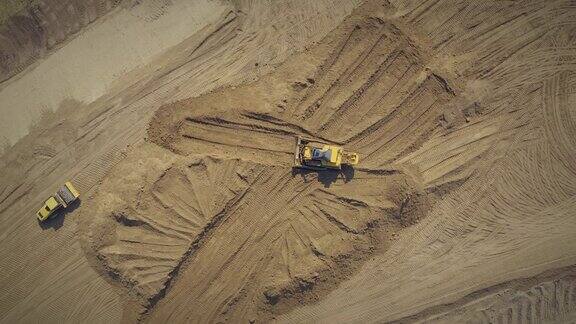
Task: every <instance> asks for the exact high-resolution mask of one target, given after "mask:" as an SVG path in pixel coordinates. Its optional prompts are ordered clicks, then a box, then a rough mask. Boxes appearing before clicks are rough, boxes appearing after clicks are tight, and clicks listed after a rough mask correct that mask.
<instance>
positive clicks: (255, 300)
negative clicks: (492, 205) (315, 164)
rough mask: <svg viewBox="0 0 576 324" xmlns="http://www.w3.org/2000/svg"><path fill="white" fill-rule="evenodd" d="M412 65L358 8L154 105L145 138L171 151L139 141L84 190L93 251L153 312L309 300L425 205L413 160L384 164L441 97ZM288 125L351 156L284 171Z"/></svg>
mask: <svg viewBox="0 0 576 324" xmlns="http://www.w3.org/2000/svg"><path fill="white" fill-rule="evenodd" d="M422 62H423V57H422V54H420V53H419V51H418V50H417V49H416V48H415V47H414V46H413V45H411V44H410V42H408V41H407V39H406V37H405V36H403V35H402V33H400V32H399V31H398V30H397V29H396V28H395V27H394V26H392V25H390V24H387V23H384V22H383V21H382V20H380V19H377V18H374V17H370V16H363V15H357V16H354V17H352V18H350V19H348V20H347V21H346V23H345V24H343V25H342V26H340V27H339V28H338V29H337V30H336V31H335V32H333V33H332V34H331V36H329V37H328V38H327V39H326V40H325V41H324V42H323V43H322V44H321V45H318V46H317V47H316V48H315V49H313V50H311V51H309V52H307V53H305V54H301V55H299V56H298V57H296V58H294V59H292V60H290V61H289V62H288V63H286V64H285V65H284V66H282V67H280V68H279V72H277V73H274V74H272V75H270V76H267V77H265V78H264V79H263V80H261V81H259V82H257V83H255V84H249V85H245V86H241V87H237V88H234V89H226V90H222V91H218V92H215V93H213V94H210V95H206V96H202V97H200V98H195V99H189V100H184V101H181V102H178V103H176V104H174V105H170V106H167V107H164V108H162V109H160V110H159V111H158V112H157V114H156V117H155V118H154V119H153V120H152V122H151V124H150V127H149V130H148V135H149V140H150V141H152V142H154V143H157V144H159V145H161V146H164V147H166V148H169V149H170V150H171V151H172V152H173V153H170V154H172V157H171V158H168V160H169V161H173V163H174V164H169V163H168V164H164V162H162V163H160V162H152V161H160V160H161V161H166V160H165V159H164V158H162V159H160V160H158V159H157V158H156V157H155V156H157V155H158V154H159V153H158V152H154V150H152V152H148V151H149V149H148V148H147V147H149V145H148V144H147V145H146V146H144V147H142V148H138V149H136V150H135V152H137V153H135V157H134V158H129V159H127V160H126V161H125V162H123V163H122V166H120V167H118V168H117V171H115V172H118V175H117V176H114V175H111V177H110V178H109V180H107V181H106V182H105V183H104V184H103V185H102V188H101V189H100V190H99V191H100V194H99V195H98V196H96V197H95V199H94V201H93V202H91V204H94V205H95V206H98V205H100V206H106V207H105V208H104V209H99V210H98V213H97V214H98V216H97V217H96V219H105V220H106V221H103V222H105V223H106V224H107V225H100V224H98V225H97V226H93V228H94V229H103V230H104V231H105V233H101V232H99V231H96V232H94V233H93V234H92V235H91V237H92V240H94V239H97V238H100V237H106V238H107V239H106V240H103V241H98V240H95V241H94V242H93V243H92V246H93V249H94V252H95V253H96V255H97V257H98V258H99V259H100V260H101V261H102V262H104V267H105V268H106V269H107V271H108V272H109V273H111V276H112V277H113V278H116V279H118V280H120V281H121V282H122V283H123V285H124V286H125V287H127V288H129V289H130V290H131V291H133V290H135V291H137V292H138V296H137V297H138V298H139V299H140V300H142V306H143V309H142V310H140V312H141V313H142V314H143V316H146V317H149V318H150V319H151V320H155V321H159V320H162V319H166V317H167V316H169V317H170V318H171V319H172V320H173V319H177V320H185V319H186V318H188V317H189V316H194V317H195V318H202V319H203V320H208V321H215V320H223V319H226V318H236V319H238V318H246V319H248V318H250V317H252V316H259V317H263V318H266V317H268V316H271V315H270V314H275V313H283V312H286V311H287V310H288V309H289V308H291V307H293V306H294V305H297V304H300V303H303V302H305V301H307V300H316V299H317V298H318V295H319V294H322V293H323V292H325V291H327V290H329V289H331V288H332V287H333V286H334V285H335V284H337V283H338V282H339V281H340V280H342V279H343V278H345V277H347V276H349V275H350V273H351V271H352V270H354V269H356V268H357V267H358V266H359V265H360V264H361V263H362V262H363V261H365V260H366V259H367V257H369V256H370V255H372V254H373V253H374V252H375V251H376V250H379V249H380V248H381V247H382V246H386V244H384V242H386V241H388V240H391V239H393V237H394V236H393V234H394V233H396V232H398V231H400V230H401V229H402V228H404V227H407V226H410V225H413V224H415V223H417V222H418V220H420V219H421V218H422V217H424V216H425V215H426V212H427V210H428V209H429V207H430V206H431V204H432V201H431V200H430V198H429V197H428V194H427V193H426V192H425V188H424V187H423V186H422V185H421V184H420V182H421V179H420V176H419V175H418V172H416V171H415V170H414V169H412V168H410V167H409V166H408V165H406V166H404V167H399V166H395V161H396V160H397V159H398V158H399V157H402V156H404V155H406V154H408V153H410V152H413V151H414V150H416V149H417V148H419V147H420V145H421V143H422V142H423V141H425V140H426V139H427V137H428V136H429V135H430V134H431V133H432V132H433V131H434V130H436V129H442V126H441V125H440V123H439V122H438V119H437V118H436V117H437V116H438V115H439V114H441V112H442V109H443V107H444V104H445V103H446V102H447V101H448V100H450V98H452V97H454V92H453V90H452V89H451V87H450V86H449V85H448V82H447V81H446V80H445V79H443V78H442V77H440V76H439V74H437V73H432V72H431V71H430V70H428V69H426V68H424V66H423V63H422ZM382 89H386V91H382ZM255 94H258V95H255ZM352 106H354V107H356V108H355V111H358V112H360V113H358V114H350V113H349V109H350V107H352ZM422 106H423V107H425V109H416V107H422ZM297 135H303V136H307V137H311V138H315V139H317V140H323V141H328V142H332V143H337V144H340V145H344V146H346V147H350V148H352V149H354V150H358V151H359V153H360V154H361V156H362V157H363V161H362V167H361V168H356V169H355V170H354V169H345V170H343V172H341V173H339V172H326V173H315V172H312V173H310V172H299V171H296V172H295V171H294V170H292V168H291V165H292V159H293V151H294V141H295V137H296V136H297ZM400 139H402V140H400ZM139 151H141V152H139ZM166 154H167V153H166V152H164V153H161V155H162V156H166ZM207 155H208V157H206V156H207ZM146 161H148V162H146ZM150 163H153V164H152V165H151V166H149V164H150ZM133 165H139V166H140V167H138V168H136V169H134V168H133V167H132V166H133ZM160 165H162V166H163V167H159V166H160ZM168 165H169V166H168ZM128 169H130V171H128ZM153 170H154V171H153ZM120 175H122V176H120ZM126 179H133V180H130V181H129V184H128V185H129V187H128V188H123V187H124V186H126V185H127V184H126ZM116 192H118V193H119V194H114V193H116ZM110 230H112V233H113V234H109V232H108V231H110ZM106 233H108V234H106ZM215 251H218V252H217V253H216V252H215ZM223 287H225V288H223ZM191 305H192V306H191Z"/></svg>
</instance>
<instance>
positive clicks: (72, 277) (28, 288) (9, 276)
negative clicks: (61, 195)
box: [0, 1, 355, 323]
mask: <svg viewBox="0 0 576 324" xmlns="http://www.w3.org/2000/svg"><path fill="white" fill-rule="evenodd" d="M155 3H156V2H155V1H150V2H147V1H143V2H142V6H148V5H150V6H152V7H154V5H155ZM211 3H212V4H213V5H214V2H211ZM216 4H218V6H222V5H223V6H225V8H227V9H226V10H224V11H220V13H219V15H218V16H217V17H216V20H215V21H213V22H212V23H210V24H207V25H206V26H205V27H204V28H203V29H201V30H198V31H197V32H195V33H191V34H188V35H185V37H186V38H185V40H184V41H183V42H181V43H179V44H178V45H177V46H174V47H172V48H166V47H163V48H162V49H163V51H164V52H163V53H162V54H161V55H158V56H156V57H154V58H151V60H149V61H148V62H147V65H146V66H143V67H140V68H137V69H136V70H133V71H130V72H129V73H126V74H125V75H123V76H122V77H121V78H119V79H115V78H113V79H114V80H116V81H114V82H112V84H110V85H109V89H107V90H106V91H105V94H103V95H102V96H101V97H98V98H97V99H96V100H94V101H92V102H90V101H89V100H88V99H87V98H78V99H80V100H82V101H83V102H78V101H75V100H73V99H71V98H68V97H66V96H64V97H62V98H68V99H66V100H63V101H62V102H60V103H58V102H56V103H57V105H58V106H59V108H58V110H57V112H56V113H46V114H44V115H43V117H42V119H41V123H39V125H37V126H36V127H35V128H33V129H32V130H31V132H30V133H29V134H28V135H27V136H25V137H23V138H22V139H21V140H20V141H19V142H18V143H16V144H15V145H14V146H13V147H12V148H11V149H9V150H8V151H7V152H6V154H4V155H3V157H2V159H1V160H0V166H1V168H0V170H1V171H0V179H1V180H2V181H0V219H1V220H2V223H3V227H2V228H3V229H2V230H1V231H0V242H1V243H2V249H0V255H1V259H2V261H1V264H2V269H3V276H2V278H1V279H0V287H2V289H1V290H0V291H1V292H2V293H1V294H0V309H1V311H0V314H2V315H1V319H2V321H4V322H7V323H13V322H15V321H19V320H22V321H38V320H41V321H48V322H63V321H67V322H81V321H88V322H94V321H102V322H115V321H119V320H120V319H121V317H122V306H123V304H124V303H125V302H126V301H127V300H129V299H128V298H127V297H123V296H124V295H125V294H126V292H125V291H123V290H122V289H117V288H115V282H114V281H112V280H108V278H106V277H105V278H104V279H103V278H102V277H101V276H99V275H98V273H97V272H96V271H94V270H93V269H94V268H96V270H99V266H98V263H97V262H98V260H94V259H92V258H91V257H90V256H88V259H87V258H86V256H85V255H84V254H83V253H82V246H81V245H82V244H84V243H83V241H82V240H81V238H82V235H83V233H82V232H81V231H80V230H79V228H80V227H81V226H82V224H81V223H82V222H83V221H87V222H88V221H91V220H92V219H91V216H89V217H87V218H85V219H84V218H80V217H79V215H80V214H79V211H82V210H83V209H84V208H85V207H84V206H86V204H87V202H88V201H89V200H90V196H91V194H92V191H91V190H92V188H94V186H95V185H97V184H98V183H99V182H100V181H101V180H102V178H103V176H104V175H105V174H106V173H107V172H108V170H109V169H110V168H112V167H113V166H114V165H115V164H116V163H117V162H118V161H119V160H121V159H122V157H123V156H124V152H125V151H126V150H127V149H128V148H129V147H131V146H133V145H135V144H136V143H138V142H141V141H142V139H143V137H144V134H145V129H146V125H147V123H148V118H149V117H150V116H151V114H152V113H153V112H154V111H155V110H156V109H157V108H158V107H159V106H160V105H162V104H163V103H166V102H170V101H172V100H175V99H176V98H179V97H181V98H185V97H189V96H194V95H199V94H201V93H204V92H206V91H210V90H211V89H214V88H216V87H219V86H222V85H226V84H230V83H241V82H245V81H246V80H250V79H253V78H256V77H258V76H259V75H261V74H262V73H265V72H266V71H269V70H270V69H271V68H272V67H273V66H274V64H277V63H278V62H281V61H283V60H284V59H285V58H286V57H287V56H289V55H290V54H291V53H293V52H294V51H296V50H302V49H303V48H304V47H305V46H307V45H308V44H310V43H311V42H314V41H317V40H320V39H321V38H322V37H323V36H324V35H325V34H326V33H327V32H328V31H329V30H331V29H333V28H334V27H335V26H336V25H337V24H338V23H339V22H340V21H341V20H342V19H343V18H344V17H345V16H346V15H347V14H349V13H350V11H351V10H352V8H353V6H354V5H355V4H354V3H351V2H348V1H346V2H341V3H340V2H338V1H316V2H314V3H310V4H309V5H307V6H295V5H294V3H293V2H283V3H280V4H266V3H252V2H250V1H246V2H242V1H240V2H234V3H229V2H225V3H222V4H220V2H218V3H216ZM174 5H175V6H176V5H177V4H174ZM140 8H142V7H134V8H133V9H132V11H130V9H126V10H127V11H121V12H120V13H114V15H113V16H111V17H110V19H111V20H113V19H115V17H117V16H115V15H120V14H121V13H122V12H124V13H125V14H126V15H129V16H130V15H133V14H135V13H138V12H139V10H140ZM122 10H124V9H122ZM167 10H168V11H170V10H171V9H167ZM278 11H282V12H284V13H285V15H283V16H277V15H274V13H275V12H278ZM184 13H185V12H184ZM198 13H199V14H202V11H199V12H198ZM176 15H177V14H176ZM192 17H194V16H193V15H192ZM106 18H107V17H104V18H103V19H104V20H103V21H105V20H106ZM206 18H208V17H197V20H196V21H202V20H203V19H206ZM126 19H128V18H126ZM161 19H162V18H161V17H160V18H158V20H161ZM158 20H154V19H153V20H151V21H150V22H149V24H151V25H153V26H157V25H154V24H158V23H159V22H158ZM184 20H186V19H184ZM308 21H314V23H312V24H307V23H306V22H308ZM193 22H194V21H192V22H190V21H188V20H186V23H193ZM102 24H103V25H104V24H105V22H103V23H102ZM178 26H182V25H181V24H178ZM178 26H175V27H174V28H176V29H177V28H178ZM195 26H197V25H195ZM97 28H98V26H95V27H94V29H93V30H96V29H97ZM93 30H89V31H88V32H85V33H81V34H80V35H78V36H77V37H76V38H74V40H72V41H70V42H69V43H68V44H66V45H64V47H63V48H62V49H60V50H59V51H66V47H67V46H74V45H73V43H74V42H76V41H81V40H82V38H83V37H88V36H89V35H92V34H91V33H90V32H93ZM195 30H196V29H195ZM195 30H193V31H195ZM191 32H192V31H191ZM108 36H110V37H111V39H115V37H116V36H117V35H116V33H110V34H109V35H108ZM98 40H99V41H102V39H100V38H98ZM168 40H169V38H168ZM87 41H90V39H88V40H87ZM130 42H131V40H130V39H125V40H124V44H123V45H126V46H127V47H130ZM134 42H135V43H134V46H135V47H138V46H139V45H138V44H141V43H139V40H138V39H137V40H135V41H134ZM162 44H164V45H165V46H166V43H159V44H156V45H158V46H160V45H162ZM160 47H161V46H160ZM160 49H161V48H158V49H157V48H154V51H156V50H158V51H159V52H158V53H160ZM59 51H57V52H55V53H54V54H52V55H58V53H59ZM51 57H52V56H50V57H49V58H48V59H46V61H43V62H40V63H38V66H37V67H35V69H33V70H31V71H30V72H28V71H26V72H24V74H22V75H19V76H18V78H17V79H15V81H14V82H15V83H16V82H18V81H19V80H22V79H24V78H26V77H27V76H28V73H31V74H34V71H36V70H38V69H42V67H43V66H44V65H43V64H48V63H50V62H51V61H50V58H51ZM56 57H57V56H56ZM256 63H258V64H256ZM67 66H68V65H67V61H66V60H62V61H59V65H56V66H54V67H53V68H54V69H62V70H66V68H67ZM222 71H226V72H225V73H223V72H222ZM82 79H85V78H84V77H83V78H82ZM86 79H89V78H88V76H86ZM12 81H13V80H12V79H11V80H9V81H7V82H12ZM74 81H77V80H70V82H71V83H72V82H74ZM78 81H82V80H78ZM31 82H32V81H31ZM82 82H83V81H82ZM86 82H92V81H86ZM52 83H55V84H57V83H58V79H57V78H55V79H48V80H47V81H46V84H45V86H47V87H49V86H51V84H52ZM79 84H81V82H79ZM4 89H6V88H4ZM30 91H31V89H29V88H23V89H21V95H26V94H27V95H28V97H30V98H34V99H30V100H41V99H42V98H38V97H36V96H35V95H32V94H31V92H30ZM54 95H60V94H54ZM1 98H2V99H1V100H3V101H6V102H7V101H8V100H12V99H10V96H8V95H7V94H6V93H5V92H2V93H1ZM2 107H3V109H4V108H5V107H6V106H4V105H2ZM23 115H24V114H23ZM6 116H7V117H8V116H9V115H6ZM33 117H34V118H37V116H33ZM2 122H6V123H8V124H10V125H12V124H14V125H17V124H18V123H19V120H18V119H9V118H6V119H2ZM19 131H20V130H19ZM66 180H72V181H73V182H74V183H75V184H76V186H77V187H78V189H79V190H80V192H81V193H82V200H81V203H80V204H79V206H76V207H75V209H73V210H72V211H71V212H69V213H66V214H63V215H59V216H58V217H55V218H54V219H53V220H51V221H49V222H48V223H46V224H42V225H40V224H38V222H37V221H36V219H35V218H34V215H35V212H36V210H37V209H38V208H39V207H40V206H41V205H42V201H43V199H45V198H46V197H47V196H48V195H50V194H52V193H53V192H54V191H55V190H56V188H57V187H58V186H59V185H61V184H62V183H63V182H64V181H66ZM91 264H92V265H93V267H90V265H91ZM106 280H108V282H106ZM31 305H34V306H33V307H32V306H31Z"/></svg>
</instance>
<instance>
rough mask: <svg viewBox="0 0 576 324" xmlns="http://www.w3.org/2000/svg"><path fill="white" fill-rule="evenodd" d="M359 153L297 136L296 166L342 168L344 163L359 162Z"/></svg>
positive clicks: (327, 168)
mask: <svg viewBox="0 0 576 324" xmlns="http://www.w3.org/2000/svg"><path fill="white" fill-rule="evenodd" d="M358 160H359V156H358V153H353V152H347V151H345V150H344V149H343V148H342V147H340V146H335V145H329V144H324V143H320V142H315V141H313V140H308V139H303V138H301V137H297V139H296V151H295V154H294V167H296V168H303V169H310V170H329V169H335V170H340V169H341V168H342V165H350V166H354V165H356V164H358Z"/></svg>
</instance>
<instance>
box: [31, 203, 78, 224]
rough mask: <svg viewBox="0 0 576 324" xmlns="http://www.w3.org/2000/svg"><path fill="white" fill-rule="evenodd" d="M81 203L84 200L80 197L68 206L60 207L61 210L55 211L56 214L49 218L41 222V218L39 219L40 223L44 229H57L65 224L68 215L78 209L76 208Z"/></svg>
mask: <svg viewBox="0 0 576 324" xmlns="http://www.w3.org/2000/svg"><path fill="white" fill-rule="evenodd" d="M81 203H82V202H81V200H80V199H76V200H75V201H74V202H72V203H71V204H70V205H68V207H66V208H60V209H59V210H57V211H55V212H54V215H52V216H51V217H50V218H48V219H47V220H45V221H43V222H41V221H40V220H38V219H37V221H38V224H39V225H40V227H41V228H42V230H47V229H53V230H55V231H57V230H59V229H60V228H61V227H62V226H64V220H65V219H66V215H68V214H70V213H71V212H73V211H74V210H76V208H78V207H80V204H81Z"/></svg>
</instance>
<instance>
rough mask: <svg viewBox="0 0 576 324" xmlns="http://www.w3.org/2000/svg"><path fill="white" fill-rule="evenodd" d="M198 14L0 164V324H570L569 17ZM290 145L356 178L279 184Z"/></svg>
mask: <svg viewBox="0 0 576 324" xmlns="http://www.w3.org/2000/svg"><path fill="white" fill-rule="evenodd" d="M208 3H209V6H214V8H215V9H214V10H209V11H208V10H207V9H206V8H207V7H206V5H202V4H198V6H200V7H201V8H202V10H204V9H206V10H207V11H205V12H210V13H211V14H213V15H211V16H209V17H208V16H206V15H203V16H202V18H201V19H203V20H200V18H199V20H198V21H201V23H198V24H196V25H194V26H195V27H194V28H196V29H194V28H192V27H191V28H192V29H190V30H187V31H186V30H184V28H183V29H182V34H181V35H188V34H189V35H188V36H189V37H187V38H186V39H184V38H178V37H177V36H173V38H163V37H161V36H158V37H160V38H162V41H159V40H158V41H156V40H150V43H149V44H152V45H153V44H162V45H160V47H159V48H155V49H154V55H150V56H146V57H145V58H143V62H145V63H139V64H135V65H131V66H130V68H129V69H128V70H131V71H130V72H129V73H125V75H123V76H122V77H116V76H107V77H106V78H107V79H106V80H109V81H108V82H109V86H107V87H104V88H102V90H101V92H99V93H98V95H96V96H94V97H90V96H84V97H83V98H79V97H70V96H62V99H64V98H68V99H67V100H65V101H62V102H61V103H59V106H60V108H58V110H57V111H56V113H45V114H44V116H43V117H42V122H41V123H40V125H38V126H36V127H35V128H33V129H32V130H31V132H30V134H28V135H27V136H25V137H23V138H22V139H21V140H20V141H18V142H17V143H16V144H15V145H14V146H13V147H12V148H10V149H9V150H7V152H6V154H4V156H3V157H2V160H1V161H0V162H1V163H2V164H1V165H2V166H3V168H2V170H3V171H2V173H1V176H2V187H0V213H1V214H0V219H2V221H3V222H4V226H3V228H4V229H3V230H2V231H1V232H0V241H1V242H2V249H0V257H1V259H2V264H3V265H5V267H4V268H5V269H8V270H7V271H4V272H5V275H4V276H3V277H2V279H1V280H0V287H3V289H2V290H0V291H2V293H1V295H0V310H1V314H3V315H2V318H1V320H2V321H4V322H15V321H37V320H38V319H42V320H45V321H72V322H74V321H106V322H118V321H124V322H136V321H141V322H153V323H155V322H224V321H230V322H260V321H270V320H277V321H281V322H328V323H333V322H346V323H348V322H359V323H366V322H442V323H453V322H554V321H556V322H566V321H570V320H574V319H575V316H576V272H575V271H576V266H575V265H576V235H575V234H576V199H575V196H576V163H574V161H576V110H575V108H574V107H575V105H574V103H575V102H576V96H575V95H574V93H576V64H575V62H576V38H575V36H574V35H576V23H575V21H576V19H575V18H576V7H574V5H573V3H572V2H570V1H515V2H501V1H494V2H493V1H486V2H475V1H464V0H462V1H442V0H441V1H402V0H394V1H390V2H389V3H388V2H382V1H371V0H368V1H366V2H364V4H362V5H360V4H359V3H350V2H345V1H342V2H338V1H314V2H306V1H304V2H302V1H293V2H292V1H289V2H284V3H282V4H279V3H277V4H265V3H262V2H249V1H246V2H243V1H238V2H231V3H228V2H211V1H210V2H208ZM158 4H159V2H154V1H151V2H144V3H143V4H141V6H148V7H150V8H163V9H162V10H164V11H166V12H169V11H170V10H173V9H170V8H171V6H168V5H167V7H166V8H164V7H162V6H158ZM172 6H178V4H177V2H175V4H172ZM354 7H357V8H356V9H355V10H354V11H352V10H353V9H354ZM130 8H132V9H130ZM138 8H140V9H138ZM143 8H146V7H138V6H135V7H126V6H121V7H120V9H118V10H115V11H113V12H112V13H110V14H108V15H106V16H105V17H104V18H102V22H100V20H98V22H97V23H96V24H100V25H98V26H95V27H91V28H92V29H90V30H87V31H85V32H82V33H81V36H78V37H76V38H75V39H74V40H71V41H70V42H68V43H67V45H65V46H64V47H62V48H61V49H59V50H57V51H55V52H54V53H53V54H52V55H50V56H49V58H48V59H46V60H45V61H43V62H41V63H39V65H38V67H36V68H34V69H31V70H30V71H28V72H25V73H24V74H22V75H21V76H19V78H18V79H16V80H15V81H12V79H10V80H9V81H7V82H9V83H8V84H7V86H6V87H5V88H3V90H2V92H0V100H7V99H5V98H7V97H9V96H8V94H9V93H8V92H5V91H7V90H8V89H9V87H10V86H11V85H15V84H17V83H18V82H21V84H22V87H24V86H25V85H27V84H29V83H27V82H25V81H22V80H25V78H26V77H27V76H29V75H33V74H34V73H37V72H36V71H41V70H39V69H40V68H41V67H42V66H43V64H56V63H51V61H50V59H51V58H52V57H57V55H59V54H60V53H66V48H68V47H69V46H79V47H78V48H84V46H80V45H81V44H80V43H78V44H80V45H74V44H75V43H74V42H78V40H79V39H81V37H94V38H90V41H98V40H99V39H100V38H99V37H96V36H94V35H96V34H93V36H90V35H91V34H90V32H92V33H94V32H95V31H96V30H98V29H97V28H103V29H102V31H105V30H106V29H105V28H110V26H109V25H107V22H109V21H113V19H118V18H114V17H120V16H121V15H123V14H124V15H126V14H134V12H139V11H138V10H144V9H143ZM216 9H217V10H216ZM202 10H199V11H194V12H196V13H197V14H199V13H201V12H202ZM164 11H163V12H164ZM279 12H282V13H283V14H282V15H279V14H278V13H279ZM166 15H167V14H166ZM174 15H175V16H172V17H173V18H172V19H174V20H178V19H182V18H178V17H179V16H177V14H176V13H174ZM183 15H184V14H183ZM162 17H164V16H162V15H159V16H158V17H157V19H156V18H155V19H152V20H151V21H150V19H148V20H147V19H145V20H143V21H145V22H146V24H155V21H157V20H161V19H163V18H162ZM123 21H124V20H123ZM126 23H127V24H128V25H130V26H131V27H130V28H135V27H134V26H137V23H129V22H126ZM156 24H160V23H158V22H156ZM167 24H168V23H167ZM99 26H102V27H99ZM152 26H160V25H152ZM153 29H154V27H150V30H153ZM109 34H110V33H106V32H102V33H101V34H99V35H101V36H102V37H111V36H110V35H109ZM182 37H183V36H182ZM106 39H108V40H110V41H114V39H115V38H113V37H112V38H106ZM162 42H164V43H162ZM134 44H141V43H139V41H135V43H134ZM125 46H127V48H128V47H130V48H134V47H133V46H139V45H131V44H130V42H126V45H125ZM136 52H137V51H136ZM70 53H72V52H70ZM121 53H122V50H119V51H118V54H119V56H118V57H119V58H120V57H121V58H122V59H125V58H126V57H128V56H123V55H120V54H121ZM60 55H63V54H60ZM82 57H84V56H82ZM128 61H131V60H128ZM128 61H126V62H128ZM64 65H65V63H60V65H57V66H64ZM115 68H116V67H111V68H110V70H108V71H112V70H113V69H115ZM88 74H90V73H88ZM69 78H70V80H74V76H73V74H70V75H69ZM94 78H95V79H90V78H88V79H89V81H85V82H100V81H101V80H100V81H98V80H97V78H98V76H94ZM22 89H24V88H22ZM26 93H27V94H28V96H30V97H31V98H32V99H30V100H40V101H41V100H42V98H41V97H37V96H35V95H32V94H30V93H29V92H23V94H26ZM59 101H60V99H59V100H56V101H55V102H59ZM79 101H82V103H81V102H79ZM8 116H9V115H8ZM15 120H16V119H15ZM6 122H7V123H10V121H9V120H8V119H6ZM14 123H16V121H14ZM15 127H18V126H16V124H15ZM298 135H301V136H305V137H308V138H314V139H316V140H319V141H325V142H330V143H334V144H338V145H342V146H344V147H346V148H348V149H350V150H353V151H357V152H359V153H360V156H361V163H360V165H359V166H358V167H356V168H354V169H352V168H345V169H343V170H342V171H341V172H320V173H318V172H304V171H298V170H293V169H292V168H291V163H292V159H293V146H294V139H295V137H296V136H298ZM67 179H72V180H73V181H74V182H75V183H76V184H77V186H78V187H79V189H80V190H81V192H82V193H83V194H84V195H83V199H82V202H81V204H80V206H79V207H78V208H76V209H75V210H73V211H71V212H69V213H67V214H66V215H60V216H59V217H58V218H55V219H53V220H51V221H50V222H48V223H47V224H42V225H41V226H40V225H39V224H37V222H36V221H35V220H34V218H33V217H32V215H33V213H34V211H35V209H36V208H38V206H39V205H40V204H41V202H42V199H43V198H44V197H46V196H47V195H48V194H50V192H51V191H53V190H54V188H56V187H57V186H58V184H60V183H61V182H63V181H65V180H67ZM53 229H54V230H53ZM31 305H34V309H33V310H32V311H30V308H31Z"/></svg>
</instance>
